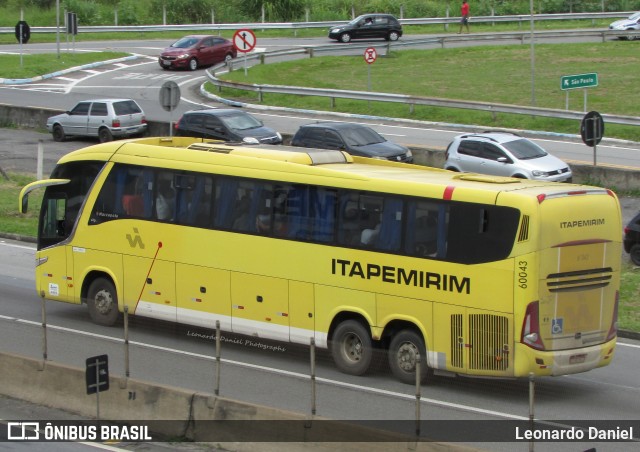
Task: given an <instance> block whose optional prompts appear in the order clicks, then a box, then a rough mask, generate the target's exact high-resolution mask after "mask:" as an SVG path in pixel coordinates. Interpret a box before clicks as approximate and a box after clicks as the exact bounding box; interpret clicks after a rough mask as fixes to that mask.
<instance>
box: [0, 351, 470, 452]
mask: <svg viewBox="0 0 640 452" xmlns="http://www.w3.org/2000/svg"><path fill="white" fill-rule="evenodd" d="M109 386H110V387H109V390H108V391H104V392H101V393H100V419H101V420H102V421H110V422H115V423H117V422H120V423H134V422H135V421H139V422H141V423H144V424H145V425H148V426H149V431H150V432H151V433H152V436H153V437H154V439H156V438H160V439H166V438H173V439H175V438H182V439H184V440H189V441H197V442H215V443H220V442H233V443H236V442H239V441H247V440H249V441H251V440H252V439H260V440H264V439H265V438H267V440H266V441H268V442H283V443H294V442H295V443H300V442H303V443H308V442H312V441H320V442H322V440H323V439H324V442H328V439H330V441H331V442H330V443H328V444H331V447H330V450H335V449H336V448H338V449H340V450H354V451H355V450H367V451H369V450H381V451H382V450H385V451H388V450H407V449H408V448H410V449H411V450H417V451H473V450H475V449H472V448H469V447H466V446H458V445H455V444H444V443H435V442H419V443H416V442H415V441H414V440H413V439H412V438H411V437H409V436H407V435H402V434H400V433H393V432H389V431H384V430H378V429H373V428H370V427H367V426H361V425H356V424H354V423H349V422H345V421H331V420H328V419H323V418H320V417H314V418H313V420H312V419H310V418H309V417H308V416H305V415H304V414H301V413H295V412H289V411H285V410H279V409H275V408H270V407H265V406H261V405H254V404H249V403H244V402H238V401H235V400H230V399H226V398H223V397H219V396H215V395H212V394H206V393H198V392H193V391H188V390H185V389H180V388H173V387H169V386H164V385H159V384H156V383H150V382H146V381H141V380H137V379H132V378H124V377H117V376H113V375H110V378H109ZM0 394H2V395H5V396H8V397H12V398H15V399H20V400H25V401H28V402H31V403H34V404H37V405H43V406H47V407H50V408H55V409H60V410H64V411H67V412H70V413H73V414H77V415H80V416H82V417H85V418H87V420H90V419H95V415H96V412H97V408H96V396H95V395H87V391H86V379H85V369H80V368H76V367H71V366H67V365H64V364H59V363H55V362H52V361H46V362H43V361H42V360H36V359H33V358H28V357H24V356H18V355H13V354H8V353H0ZM29 420H32V419H22V420H21V421H29ZM166 421H171V422H166ZM211 421H215V422H211ZM237 421H260V422H254V423H247V422H237ZM212 426H213V427H217V428H212ZM248 426H250V427H251V431H247V427H248ZM277 426H282V427H286V428H280V429H278V428H274V427H277ZM261 430H262V431H261ZM354 435H357V437H358V438H367V441H368V443H367V446H366V447H364V448H363V446H362V443H359V444H357V443H353V442H352V441H353V438H354ZM342 441H344V443H345V447H342V446H340V447H338V444H341V442H342ZM369 442H374V443H377V444H370V443H369ZM313 448H314V450H316V451H318V450H322V449H318V447H316V446H314V447H313Z"/></svg>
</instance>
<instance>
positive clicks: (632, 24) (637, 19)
mask: <svg viewBox="0 0 640 452" xmlns="http://www.w3.org/2000/svg"><path fill="white" fill-rule="evenodd" d="M609 30H618V31H628V32H629V34H628V35H627V36H619V38H620V39H627V40H632V39H640V12H637V13H635V14H632V15H630V16H629V17H627V18H626V19H622V20H616V21H615V22H613V23H612V24H611V25H609Z"/></svg>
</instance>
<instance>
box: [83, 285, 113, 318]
mask: <svg viewBox="0 0 640 452" xmlns="http://www.w3.org/2000/svg"><path fill="white" fill-rule="evenodd" d="M87 306H88V307H89V317H91V320H92V321H93V322H94V323H97V324H98V325H104V326H112V325H114V324H115V323H116V321H117V320H118V314H119V313H118V295H117V294H116V288H115V286H114V285H113V283H112V282H111V281H110V280H108V279H106V278H97V279H96V280H95V281H93V282H92V283H91V285H90V286H89V293H88V296H87Z"/></svg>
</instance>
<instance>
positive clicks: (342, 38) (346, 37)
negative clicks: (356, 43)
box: [340, 33, 351, 43]
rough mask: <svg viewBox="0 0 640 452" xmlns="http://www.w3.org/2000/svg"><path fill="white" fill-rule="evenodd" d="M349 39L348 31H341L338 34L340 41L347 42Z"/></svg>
mask: <svg viewBox="0 0 640 452" xmlns="http://www.w3.org/2000/svg"><path fill="white" fill-rule="evenodd" d="M349 41H351V35H350V34H349V33H342V34H341V35H340V42H345V43H346V42H349Z"/></svg>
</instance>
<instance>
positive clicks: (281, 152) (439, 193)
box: [58, 137, 605, 203]
mask: <svg viewBox="0 0 640 452" xmlns="http://www.w3.org/2000/svg"><path fill="white" fill-rule="evenodd" d="M82 160H94V161H105V162H106V161H113V162H119V163H128V164H134V165H145V166H157V167H165V168H179V169H183V170H185V171H204V172H211V173H219V174H233V175H237V176H246V177H261V178H265V179H272V180H286V181H289V182H294V183H295V182H307V183H317V184H319V185H331V186H334V185H335V186H342V185H343V184H349V185H350V186H352V185H351V183H349V182H347V181H352V182H356V181H360V182H361V183H363V186H362V189H363V190H366V189H367V187H366V185H367V184H366V182H367V181H371V180H372V179H375V180H377V181H387V182H388V184H387V185H386V186H385V187H384V191H388V192H392V193H393V192H397V193H405V194H406V193H412V194H417V195H424V196H432V197H438V198H440V197H442V198H444V199H447V198H448V199H453V197H454V195H453V192H454V190H455V192H456V195H462V194H464V195H465V196H464V199H465V200H468V201H471V200H473V201H474V202H490V203H495V199H496V197H497V196H498V193H501V192H517V193H520V194H521V195H522V196H525V197H528V198H531V197H534V198H535V197H538V199H539V200H540V196H543V198H544V197H549V196H558V195H561V194H564V193H567V192H570V191H576V190H578V189H583V190H584V189H586V188H587V187H586V186H576V185H573V184H567V183H556V182H544V181H531V180H526V179H516V178H511V177H501V176H490V175H482V174H474V173H456V172H451V171H447V170H444V169H439V168H433V167H427V166H422V165H414V164H406V163H397V162H392V161H388V160H378V159H371V158H365V157H356V156H351V155H349V154H347V153H346V152H343V151H329V150H322V149H309V148H300V147H292V146H282V145H281V146H274V145H244V144H234V143H225V142H220V141H215V140H206V139H200V138H192V137H151V138H139V139H132V140H123V141H112V142H108V143H102V144H97V145H94V146H89V147H87V148H83V149H79V150H76V151H73V152H70V153H69V154H66V155H65V156H63V157H62V158H61V159H60V160H59V161H58V163H59V164H62V163H67V162H71V161H82ZM285 175H286V176H285ZM314 177H316V178H319V179H317V180H315V181H312V179H310V178H314ZM327 178H333V179H334V180H333V181H332V182H331V183H330V184H328V179H327ZM341 179H342V182H340V180H341ZM323 180H324V182H323ZM590 188H591V190H590V191H594V192H599V193H602V192H604V191H605V190H603V189H596V188H595V187H590ZM374 191H380V187H378V188H376V189H375V190H374ZM470 192H473V195H470ZM513 194H515V193H513ZM455 197H458V196H455Z"/></svg>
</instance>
